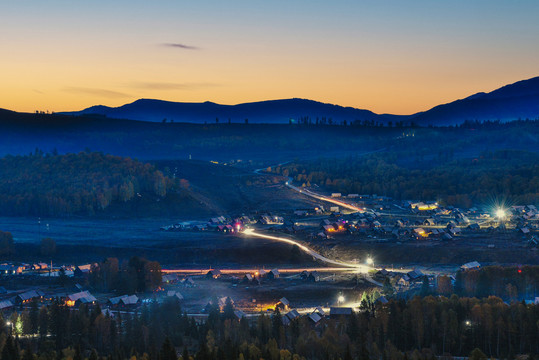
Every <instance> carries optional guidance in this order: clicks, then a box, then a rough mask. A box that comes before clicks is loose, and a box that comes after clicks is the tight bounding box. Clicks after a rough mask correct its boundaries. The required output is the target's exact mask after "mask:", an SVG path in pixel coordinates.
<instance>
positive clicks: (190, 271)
mask: <svg viewBox="0 0 539 360" xmlns="http://www.w3.org/2000/svg"><path fill="white" fill-rule="evenodd" d="M210 270H213V268H211V267H208V268H205V269H161V271H162V272H163V273H167V274H173V273H178V274H192V275H205V274H206V273H207V272H208V271H210ZM260 270H266V271H269V270H270V269H261V268H256V269H219V271H221V273H222V274H254V273H256V272H258V271H260ZM302 271H307V272H313V271H317V272H341V271H354V269H353V268H349V267H316V268H314V267H304V268H293V269H281V268H279V272H280V273H282V274H294V273H301V272H302Z"/></svg>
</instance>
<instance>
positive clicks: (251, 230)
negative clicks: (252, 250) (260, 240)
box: [243, 229, 254, 235]
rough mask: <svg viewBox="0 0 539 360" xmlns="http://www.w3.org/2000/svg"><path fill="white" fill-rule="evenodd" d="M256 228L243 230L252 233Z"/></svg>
mask: <svg viewBox="0 0 539 360" xmlns="http://www.w3.org/2000/svg"><path fill="white" fill-rule="evenodd" d="M253 231H254V230H253V229H245V230H243V232H244V233H245V234H247V235H249V234H251V233H252V232H253Z"/></svg>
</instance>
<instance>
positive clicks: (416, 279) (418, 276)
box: [374, 269, 432, 290]
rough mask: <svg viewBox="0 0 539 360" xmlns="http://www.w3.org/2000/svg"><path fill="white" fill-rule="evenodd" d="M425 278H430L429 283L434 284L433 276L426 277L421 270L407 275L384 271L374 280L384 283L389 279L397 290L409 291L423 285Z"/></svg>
mask: <svg viewBox="0 0 539 360" xmlns="http://www.w3.org/2000/svg"><path fill="white" fill-rule="evenodd" d="M425 276H427V277H428V278H429V282H430V283H432V281H431V280H432V276H430V275H425V274H424V273H423V272H422V271H421V270H419V269H414V270H412V271H409V272H407V273H402V272H394V271H389V270H386V269H382V270H379V271H377V272H376V273H375V274H374V278H375V279H376V280H379V281H380V282H383V281H384V280H385V279H386V278H389V279H390V282H391V283H392V284H394V286H395V288H396V289H397V290H408V289H410V288H414V287H417V286H419V285H421V284H422V283H423V279H424V277H425Z"/></svg>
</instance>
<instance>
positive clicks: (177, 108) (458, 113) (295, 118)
mask: <svg viewBox="0 0 539 360" xmlns="http://www.w3.org/2000/svg"><path fill="white" fill-rule="evenodd" d="M63 114H66V115H76V116H79V115H100V116H106V117H108V118H116V119H132V120H141V121H151V122H162V121H165V120H166V121H169V122H170V121H173V122H189V123H199V124H204V123H228V122H229V121H230V122H233V123H245V122H246V121H247V122H249V123H265V124H288V123H303V122H308V123H313V124H316V123H325V124H341V123H344V122H346V123H348V124H351V123H365V122H371V123H372V124H377V123H383V124H388V123H390V122H391V123H392V124H395V123H398V122H401V123H402V124H404V125H407V124H411V123H414V124H417V125H421V126H430V125H432V126H448V125H458V124H461V123H462V122H464V121H466V120H473V121H475V120H477V121H486V120H491V121H495V120H501V121H511V120H517V119H527V118H529V119H536V118H538V117H539V77H535V78H531V79H528V80H522V81H518V82H516V83H513V84H509V85H506V86H503V87H501V88H499V89H496V90H494V91H491V92H489V93H485V92H479V93H476V94H474V95H471V96H468V97H466V98H464V99H460V100H456V101H453V102H450V103H447V104H441V105H438V106H435V107H433V108H431V109H429V110H427V111H424V112H420V113H416V114H411V115H392V114H376V113H374V112H372V111H369V110H364V109H357V108H353V107H343V106H339V105H333V104H327V103H322V102H318V101H313V100H307V99H296V98H295V99H282V100H268V101H259V102H251V103H243V104H237V105H221V104H216V103H213V102H209V101H207V102H203V103H183V102H171V101H163V100H154V99H140V100H137V101H135V102H133V103H130V104H125V105H122V106H120V107H108V106H103V105H97V106H92V107H89V108H87V109H84V110H81V111H73V112H65V113H63Z"/></svg>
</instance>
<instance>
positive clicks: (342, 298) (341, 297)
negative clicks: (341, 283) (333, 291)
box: [337, 295, 344, 303]
mask: <svg viewBox="0 0 539 360" xmlns="http://www.w3.org/2000/svg"><path fill="white" fill-rule="evenodd" d="M337 300H339V302H340V303H343V302H344V296H342V295H339V298H338V299H337Z"/></svg>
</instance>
